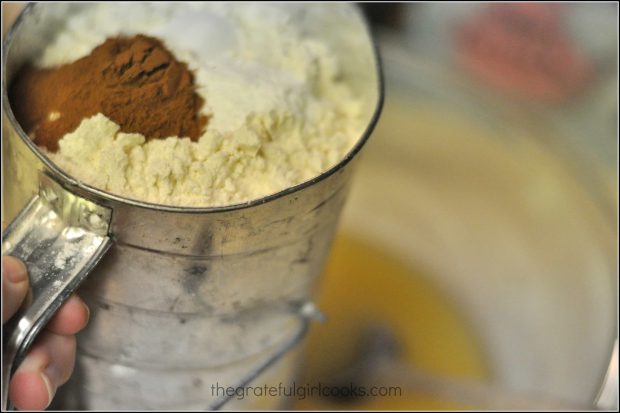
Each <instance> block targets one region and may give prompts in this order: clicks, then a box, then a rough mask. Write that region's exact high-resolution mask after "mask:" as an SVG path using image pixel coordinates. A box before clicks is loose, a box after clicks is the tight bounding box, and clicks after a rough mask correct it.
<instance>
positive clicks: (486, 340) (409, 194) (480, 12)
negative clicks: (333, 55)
mask: <svg viewBox="0 0 620 413" xmlns="http://www.w3.org/2000/svg"><path fill="white" fill-rule="evenodd" d="M362 7H363V9H364V11H365V13H366V15H367V16H368V18H369V20H370V22H371V24H372V27H373V30H374V32H375V35H376V38H377V43H378V47H379V50H380V52H381V55H382V59H383V69H384V76H385V84H386V101H385V106H384V111H383V114H382V117H381V119H380V122H379V125H378V127H377V130H376V133H375V134H374V135H373V136H372V138H371V139H370V141H369V143H368V146H367V147H366V149H365V152H364V154H363V159H362V162H360V165H359V170H358V175H357V176H356V179H355V183H354V187H353V192H352V194H351V197H350V198H349V200H348V203H347V206H346V207H345V211H344V215H343V218H342V222H341V228H340V233H339V235H338V237H337V239H336V241H335V245H334V249H333V253H332V256H331V259H330V261H329V263H328V266H327V270H326V274H325V277H324V279H323V286H322V287H323V290H322V291H321V300H320V302H319V306H320V308H321V309H322V310H323V311H324V312H325V313H326V315H327V321H326V322H325V323H323V324H321V325H315V326H314V327H313V331H312V332H311V336H310V341H309V345H308V347H309V351H308V360H307V363H306V369H305V378H306V379H307V380H308V381H309V382H311V383H315V382H318V381H319V382H322V383H328V382H329V383H336V384H338V383H341V384H348V383H350V382H354V383H358V384H360V385H367V386H372V385H388V386H389V385H393V386H400V387H401V388H402V395H401V396H400V397H377V398H368V397H362V398H360V397H358V398H356V397H351V398H346V399H342V398H340V399H320V400H317V399H314V400H305V401H303V402H301V404H300V407H309V408H331V409H351V408H353V409H364V408H370V409H399V408H408V409H453V408H460V409H466V408H477V409H487V408H494V409H515V408H529V409H532V408H554V409H557V408H569V409H582V408H592V407H593V406H594V404H593V403H594V402H595V400H598V405H597V406H598V407H599V408H614V406H615V407H616V408H617V405H618V393H617V392H618V390H617V389H618V385H617V353H616V359H615V361H614V362H613V364H612V365H615V366H616V367H615V368H616V370H615V385H614V382H613V379H612V382H611V385H610V387H609V389H613V388H614V387H615V390H611V391H609V392H605V393H604V394H603V395H600V394H599V392H600V391H601V390H600V389H601V386H602V383H603V380H604V377H605V375H606V372H607V370H608V368H609V365H610V359H611V356H612V351H613V350H612V349H613V346H614V339H615V337H617V305H618V304H617V274H618V272H617V268H618V267H617V257H618V254H617V225H618V223H617V211H618V138H617V136H618V84H617V83H618V54H617V51H618V37H617V33H618V8H617V7H618V6H617V4H611V3H608V4H594V3H588V4H586V3H583V4H579V3H570V4H557V3H555V4H543V3H515V4H510V3H504V4H478V3H456V4H442V3H432V4H427V3H414V4H408V3H397V4H376V3H375V4H373V3H365V4H363V5H362ZM616 352H617V347H616ZM612 376H613V374H612Z"/></svg>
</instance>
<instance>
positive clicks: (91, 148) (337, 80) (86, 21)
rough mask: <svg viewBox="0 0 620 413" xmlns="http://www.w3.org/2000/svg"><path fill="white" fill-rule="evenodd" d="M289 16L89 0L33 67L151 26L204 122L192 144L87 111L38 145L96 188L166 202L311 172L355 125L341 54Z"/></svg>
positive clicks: (274, 185) (206, 202) (336, 156)
mask: <svg viewBox="0 0 620 413" xmlns="http://www.w3.org/2000/svg"><path fill="white" fill-rule="evenodd" d="M298 18H299V9H298V8H295V7H283V6H279V5H276V4H267V5H265V4H247V3H246V4H219V3H201V4H185V3H181V4H174V5H172V4H138V3H135V4H126V5H124V6H123V7H122V8H120V7H118V6H117V5H114V4H105V3H104V4H91V5H90V7H87V8H86V9H85V10H84V11H82V12H80V13H79V14H77V15H75V16H73V17H72V18H71V19H70V20H69V21H68V22H67V25H66V27H65V28H64V30H63V31H62V32H61V33H60V34H59V35H58V36H57V37H56V39H55V40H54V41H53V42H52V43H51V44H50V46H49V47H48V48H47V49H46V50H45V51H44V53H43V54H42V55H41V57H40V59H39V60H38V61H37V62H36V63H37V65H38V66H41V67H53V66H57V65H60V64H64V63H70V62H72V61H75V60H76V59H78V58H80V57H83V56H85V55H88V54H89V53H90V52H91V51H92V49H94V48H95V47H96V46H97V45H99V44H101V43H103V41H104V40H105V39H106V38H107V37H112V36H118V35H133V34H137V33H143V34H146V35H149V36H155V37H158V38H160V39H162V40H163V42H164V43H165V44H166V46H167V47H168V48H169V49H170V50H171V51H172V52H173V53H174V54H175V55H176V57H177V59H179V60H181V61H184V62H186V63H187V64H188V66H189V68H190V69H191V70H193V71H194V73H195V76H196V83H197V84H198V90H197V91H198V93H199V94H200V95H201V96H202V97H203V98H204V100H205V106H204V109H203V110H204V112H205V114H206V115H208V116H209V122H208V125H207V128H206V132H205V133H204V135H203V136H202V137H201V138H200V139H199V140H198V141H197V142H192V141H191V140H190V139H189V138H187V137H179V136H171V137H168V138H166V139H162V140H150V141H148V142H146V141H145V139H144V137H143V136H142V135H140V134H125V133H121V132H119V127H118V125H116V124H115V123H114V122H112V121H111V120H109V119H108V118H106V117H105V116H104V115H103V114H98V115H95V116H93V117H91V118H88V119H84V120H83V121H82V123H81V124H80V126H79V127H78V129H77V130H75V131H74V132H72V133H69V134H67V135H65V136H64V137H63V138H62V139H61V140H60V142H59V148H60V149H59V151H58V152H57V153H48V154H47V155H48V156H49V157H50V158H51V159H52V160H53V161H54V162H55V163H56V164H57V165H58V166H60V167H61V168H62V169H64V170H65V171H66V172H68V173H69V174H70V175H72V176H74V177H75V178H77V179H79V180H82V181H83V182H85V183H87V184H90V185H92V186H95V187H97V188H100V189H103V190H106V191H108V192H112V193H115V194H118V195H122V196H125V197H128V198H132V199H137V200H141V201H147V202H153V203H159V204H166V205H177V206H218V205H231V204H237V203H243V202H247V201H251V200H253V199H257V198H260V197H262V196H266V195H269V194H272V193H275V192H278V191H280V190H282V189H285V188H287V187H290V186H293V185H296V184H299V183H301V182H304V181H306V180H308V179H311V178H313V177H315V176H317V175H319V174H320V173H322V172H324V171H325V170H327V169H329V168H330V167H331V166H333V165H335V164H336V163H337V162H338V161H339V160H340V159H342V158H343V157H344V155H345V154H346V153H347V152H348V151H349V150H350V149H351V147H352V146H353V144H354V143H355V142H356V140H357V139H358V138H359V137H360V135H361V133H362V132H363V128H364V126H365V124H364V122H363V121H362V119H361V118H362V116H361V107H362V102H361V101H360V100H359V99H358V98H356V96H355V95H354V93H353V92H352V91H351V90H350V88H349V87H348V86H347V84H346V83H345V82H344V81H343V80H342V75H341V72H340V61H339V59H340V58H341V57H339V56H336V55H335V54H334V52H333V51H332V50H330V46H329V44H325V43H323V42H321V41H319V40H318V39H316V38H313V37H311V36H310V35H308V34H307V33H305V32H304V30H303V28H302V27H301V25H300V24H298V21H297V20H298Z"/></svg>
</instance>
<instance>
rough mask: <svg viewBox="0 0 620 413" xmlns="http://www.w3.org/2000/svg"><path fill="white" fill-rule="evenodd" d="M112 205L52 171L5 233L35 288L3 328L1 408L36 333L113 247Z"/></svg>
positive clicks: (6, 251) (5, 245) (8, 248)
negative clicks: (71, 187)
mask: <svg viewBox="0 0 620 413" xmlns="http://www.w3.org/2000/svg"><path fill="white" fill-rule="evenodd" d="M110 218H111V210H110V209H108V208H105V207H102V206H100V205H97V204H95V203H93V202H91V201H88V200H86V199H84V198H81V197H79V196H77V195H74V194H72V193H71V192H69V191H67V190H66V189H64V188H63V187H61V186H60V185H59V184H58V183H56V182H55V181H54V180H52V179H51V178H50V177H48V176H47V175H44V174H42V175H41V177H40V186H39V193H38V194H37V195H35V196H34V197H33V198H32V199H31V200H30V202H29V203H28V205H26V207H25V208H24V209H23V210H22V211H21V212H20V213H19V215H18V216H17V217H16V218H15V220H14V221H13V222H12V223H11V224H10V225H9V226H8V227H7V229H6V231H5V232H3V234H2V255H12V256H14V257H16V258H19V259H20V260H22V261H23V262H24V263H25V264H26V268H27V269H28V277H29V282H30V291H29V293H28V296H27V298H26V300H24V303H23V304H22V307H21V308H20V309H19V311H18V312H17V313H16V314H15V315H14V316H13V317H12V318H11V319H10V320H9V321H8V322H7V323H6V324H5V325H4V328H3V334H2V344H3V349H2V356H3V357H2V409H3V410H8V409H11V408H12V406H11V404H10V402H9V400H8V391H9V381H10V378H11V376H12V375H13V373H14V372H15V370H16V368H17V367H18V366H19V365H20V364H21V362H22V361H23V359H24V357H25V355H26V352H27V351H28V348H29V347H30V345H31V344H32V342H33V341H34V339H35V337H36V336H37V334H38V333H39V332H40V331H41V329H42V328H43V327H44V326H45V324H47V322H48V321H49V320H50V319H51V318H52V316H53V315H54V314H55V313H56V311H57V310H58V309H59V308H60V306H61V305H62V304H63V303H64V302H65V301H66V300H67V298H69V296H70V295H71V294H72V293H73V292H74V291H75V290H76V288H77V287H78V286H79V285H80V284H81V283H82V281H83V280H84V279H85V278H86V276H87V275H88V274H89V273H90V271H91V270H92V269H93V268H94V267H95V265H96V264H97V262H98V261H99V260H100V259H101V257H103V255H104V254H105V252H106V251H107V250H108V249H109V248H110V246H111V244H112V241H111V239H110V237H109V235H108V230H109V226H110Z"/></svg>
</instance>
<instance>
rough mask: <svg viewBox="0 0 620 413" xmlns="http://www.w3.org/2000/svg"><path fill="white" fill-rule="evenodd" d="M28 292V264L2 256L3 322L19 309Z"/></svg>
mask: <svg viewBox="0 0 620 413" xmlns="http://www.w3.org/2000/svg"><path fill="white" fill-rule="evenodd" d="M26 293H28V273H27V271H26V266H25V265H24V263H22V262H21V261H20V260H18V259H17V258H14V257H10V256H6V257H2V324H4V323H5V322H6V321H7V320H8V319H10V318H11V317H12V316H13V314H15V312H16V311H17V310H18V309H19V307H20V305H21V304H22V301H24V298H25V297H26Z"/></svg>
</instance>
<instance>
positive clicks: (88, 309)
mask: <svg viewBox="0 0 620 413" xmlns="http://www.w3.org/2000/svg"><path fill="white" fill-rule="evenodd" d="M82 305H83V306H84V308H85V309H86V322H87V323H88V320H90V308H89V307H88V305H86V303H85V302H84V301H82Z"/></svg>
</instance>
